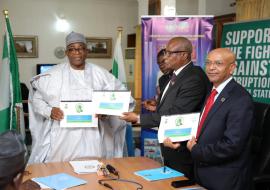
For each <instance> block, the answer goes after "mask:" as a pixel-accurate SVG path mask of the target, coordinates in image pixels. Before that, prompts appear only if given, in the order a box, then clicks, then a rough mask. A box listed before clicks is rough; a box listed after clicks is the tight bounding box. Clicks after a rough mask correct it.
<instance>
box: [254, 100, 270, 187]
mask: <svg viewBox="0 0 270 190" xmlns="http://www.w3.org/2000/svg"><path fill="white" fill-rule="evenodd" d="M254 107H255V120H256V121H255V122H256V123H255V129H254V131H253V137H252V155H253V170H252V174H253V189H254V190H270V104H264V103H258V102H254Z"/></svg>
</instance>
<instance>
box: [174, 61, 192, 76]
mask: <svg viewBox="0 0 270 190" xmlns="http://www.w3.org/2000/svg"><path fill="white" fill-rule="evenodd" d="M190 63H191V61H190V62H188V63H187V64H185V65H184V66H183V67H180V68H179V69H177V70H176V71H174V73H175V75H176V76H177V75H178V74H179V73H180V72H181V71H182V70H183V69H184V68H185V67H186V66H187V65H189V64H190Z"/></svg>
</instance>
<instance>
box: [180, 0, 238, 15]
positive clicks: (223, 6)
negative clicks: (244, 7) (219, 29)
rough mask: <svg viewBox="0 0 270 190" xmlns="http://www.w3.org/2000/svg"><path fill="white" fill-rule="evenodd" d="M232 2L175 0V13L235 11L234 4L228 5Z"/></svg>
mask: <svg viewBox="0 0 270 190" xmlns="http://www.w3.org/2000/svg"><path fill="white" fill-rule="evenodd" d="M233 2H235V0H176V13H177V15H197V14H199V15H200V14H203V15H214V16H220V15H225V14H230V13H235V11H236V10H235V6H234V7H230V4H231V3H233ZM200 6H201V7H200ZM200 9H203V10H200Z"/></svg>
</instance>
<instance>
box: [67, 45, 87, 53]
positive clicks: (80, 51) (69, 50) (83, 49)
mask: <svg viewBox="0 0 270 190" xmlns="http://www.w3.org/2000/svg"><path fill="white" fill-rule="evenodd" d="M67 50H68V52H69V53H72V54H75V53H77V52H78V53H83V52H84V51H85V50H86V48H84V47H81V48H68V49H67Z"/></svg>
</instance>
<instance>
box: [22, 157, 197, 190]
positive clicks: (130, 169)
mask: <svg viewBox="0 0 270 190" xmlns="http://www.w3.org/2000/svg"><path fill="white" fill-rule="evenodd" d="M98 160H99V161H101V162H103V163H104V164H110V165H112V166H113V167H114V168H116V170H118V171H119V175H120V178H121V179H128V180H132V181H136V182H138V183H140V184H141V185H143V189H144V190H170V189H172V190H175V189H176V188H174V187H172V186H171V182H172V181H175V180H184V179H186V178H185V177H176V178H171V179H165V180H158V181H147V180H145V179H143V178H142V177H140V176H137V175H135V174H134V172H135V171H139V170H145V169H153V168H158V167H160V166H161V165H160V163H158V162H156V161H154V160H152V159H149V158H146V157H124V158H113V159H98ZM26 171H27V172H26V173H25V175H24V176H23V181H26V180H28V179H32V178H36V177H45V176H49V175H53V174H57V173H67V174H69V175H72V176H74V177H78V178H81V179H83V180H85V181H87V184H85V185H81V186H77V187H73V188H70V189H71V190H108V188H106V187H104V186H102V185H100V184H99V183H98V180H99V179H106V177H104V176H98V175H97V174H96V173H90V174H76V173H75V172H74V171H73V168H72V166H71V165H70V164H69V162H52V163H40V164H32V165H28V166H27V167H26ZM27 173H28V174H27ZM106 183H108V184H110V185H111V186H112V187H113V189H115V190H133V189H134V190H135V189H137V187H138V186H137V185H135V184H132V183H126V182H120V181H109V182H106ZM189 187H196V186H189ZM185 188H187V187H185ZM177 189H180V188H177Z"/></svg>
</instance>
